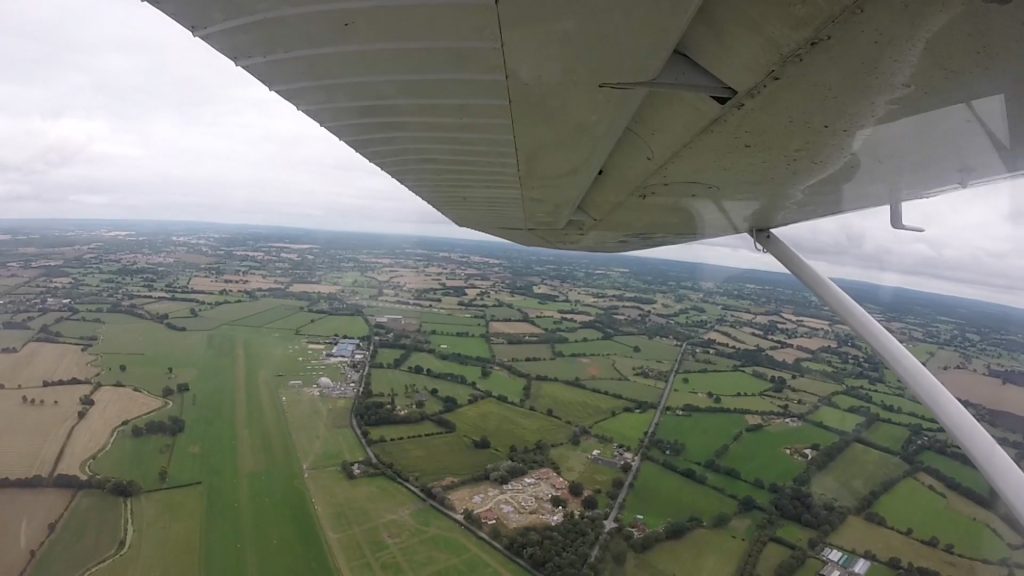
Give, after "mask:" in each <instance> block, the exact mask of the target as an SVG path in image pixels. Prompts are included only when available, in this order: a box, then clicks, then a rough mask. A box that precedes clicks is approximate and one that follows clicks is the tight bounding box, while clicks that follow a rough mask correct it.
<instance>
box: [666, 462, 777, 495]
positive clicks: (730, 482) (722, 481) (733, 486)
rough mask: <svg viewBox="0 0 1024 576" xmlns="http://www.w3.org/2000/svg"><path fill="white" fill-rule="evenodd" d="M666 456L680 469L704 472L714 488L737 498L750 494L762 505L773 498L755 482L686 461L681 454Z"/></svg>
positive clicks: (709, 483)
mask: <svg viewBox="0 0 1024 576" xmlns="http://www.w3.org/2000/svg"><path fill="white" fill-rule="evenodd" d="M665 458H666V459H667V460H669V461H671V462H673V463H674V464H675V465H676V466H678V467H679V468H680V469H683V468H689V469H691V470H693V471H694V472H697V473H700V474H703V475H704V476H705V477H706V478H707V485H708V486H711V487H712V488H718V489H719V490H721V491H722V492H725V493H726V494H728V495H729V496H732V497H733V498H735V499H737V500H739V499H740V498H743V497H744V496H750V497H751V498H753V499H754V500H756V501H757V502H759V503H761V504H762V505H764V506H767V505H768V503H769V502H770V501H771V499H772V495H771V492H768V491H767V490H764V489H762V488H758V487H757V486H754V485H753V484H750V483H748V482H744V481H743V480H739V479H737V478H733V477H732V476H728V475H726V474H719V473H718V472H715V471H713V470H708V469H707V468H704V467H702V466H698V465H697V464H693V463H691V462H689V461H686V460H684V459H682V457H680V456H671V457H669V456H666V457H665Z"/></svg>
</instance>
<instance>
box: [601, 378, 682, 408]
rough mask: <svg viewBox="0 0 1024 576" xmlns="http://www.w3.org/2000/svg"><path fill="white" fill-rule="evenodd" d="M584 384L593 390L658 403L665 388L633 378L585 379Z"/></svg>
mask: <svg viewBox="0 0 1024 576" xmlns="http://www.w3.org/2000/svg"><path fill="white" fill-rule="evenodd" d="M583 385H584V386H586V387H587V388H591V389H593V390H598V391H601V392H606V393H611V394H618V395H620V396H623V397H625V398H629V399H631V400H636V401H638V402H650V403H651V404H655V403H657V402H658V401H659V400H660V399H661V393H662V390H663V388H658V387H656V386H651V385H650V384H645V383H642V382H633V381H632V380H584V381H583Z"/></svg>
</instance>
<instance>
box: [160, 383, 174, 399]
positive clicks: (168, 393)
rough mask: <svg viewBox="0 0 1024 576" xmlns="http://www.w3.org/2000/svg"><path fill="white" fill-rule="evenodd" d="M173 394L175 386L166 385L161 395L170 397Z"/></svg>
mask: <svg viewBox="0 0 1024 576" xmlns="http://www.w3.org/2000/svg"><path fill="white" fill-rule="evenodd" d="M173 394H174V388H171V387H170V386H164V387H163V390H161V391H160V395H161V396H163V397H164V398H168V397H170V396H171V395H173Z"/></svg>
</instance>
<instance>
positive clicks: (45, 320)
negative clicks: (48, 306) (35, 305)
mask: <svg viewBox="0 0 1024 576" xmlns="http://www.w3.org/2000/svg"><path fill="white" fill-rule="evenodd" d="M65 316H68V313H67V312H43V313H42V314H40V315H39V316H36V317H35V318H33V319H32V320H29V321H28V325H29V326H31V327H32V329H33V330H39V329H40V328H42V327H43V326H45V325H47V324H53V323H54V322H56V321H58V320H60V319H61V318H64V317H65Z"/></svg>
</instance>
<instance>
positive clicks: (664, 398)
mask: <svg viewBox="0 0 1024 576" xmlns="http://www.w3.org/2000/svg"><path fill="white" fill-rule="evenodd" d="M689 343H690V340H687V341H686V342H683V345H682V347H680V348H679V355H678V356H676V363H675V365H674V366H672V373H671V374H669V376H668V382H666V383H665V390H664V391H663V392H662V393H661V401H660V402H659V403H658V409H657V410H656V411H655V412H654V418H652V419H651V425H650V426H648V427H647V434H645V435H644V439H643V441H642V442H640V447H639V448H638V449H637V451H636V459H635V460H634V461H633V467H632V468H630V469H629V474H627V475H626V482H625V483H624V484H623V485H622V490H619V497H618V498H616V499H615V504H614V505H612V509H611V510H610V511H609V512H608V518H606V519H605V521H604V532H602V533H601V537H600V538H598V539H597V542H596V543H594V549H593V550H591V551H590V558H588V559H587V565H588V566H589V565H590V564H592V563H593V562H594V559H595V558H597V554H598V552H600V551H601V546H602V545H603V544H604V541H605V540H607V539H608V533H609V532H611V530H612V529H613V528H615V526H616V524H615V518H617V517H618V515H619V512H620V511H621V510H622V503H623V502H625V501H626V495H627V494H629V489H630V488H631V487H632V486H633V479H634V478H635V477H636V471H637V470H639V469H640V459H641V458H642V457H643V453H644V450H645V449H646V448H647V443H648V442H649V441H650V440H651V437H653V436H654V431H655V430H656V429H657V428H658V422H659V421H660V420H661V414H662V413H663V412H664V411H665V405H666V404H668V397H669V395H671V394H672V383H673V382H675V379H676V372H677V371H678V370H679V365H680V364H681V363H682V362H683V354H684V353H685V352H686V346H687V345H688V344H689Z"/></svg>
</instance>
